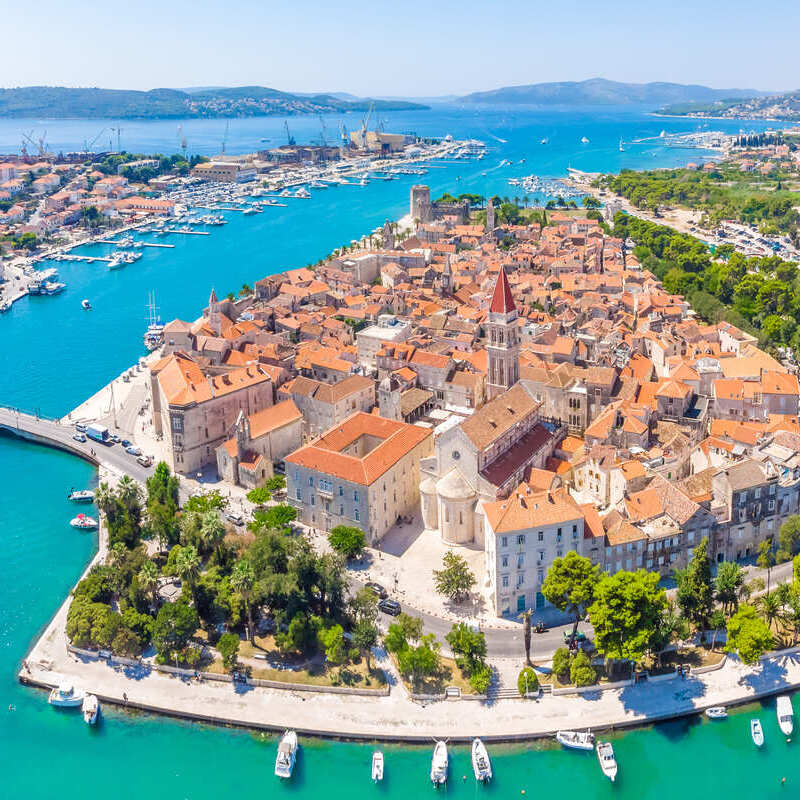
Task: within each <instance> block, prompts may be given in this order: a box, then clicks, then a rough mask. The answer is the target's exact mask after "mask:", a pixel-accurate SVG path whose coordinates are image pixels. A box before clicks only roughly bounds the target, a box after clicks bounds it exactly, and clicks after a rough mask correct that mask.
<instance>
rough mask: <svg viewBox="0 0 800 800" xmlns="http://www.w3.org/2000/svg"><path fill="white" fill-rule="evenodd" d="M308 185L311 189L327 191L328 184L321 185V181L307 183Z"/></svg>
mask: <svg viewBox="0 0 800 800" xmlns="http://www.w3.org/2000/svg"><path fill="white" fill-rule="evenodd" d="M308 185H309V186H310V187H311V188H312V189H327V188H328V184H327V183H323V182H322V181H311V183H309V184H308Z"/></svg>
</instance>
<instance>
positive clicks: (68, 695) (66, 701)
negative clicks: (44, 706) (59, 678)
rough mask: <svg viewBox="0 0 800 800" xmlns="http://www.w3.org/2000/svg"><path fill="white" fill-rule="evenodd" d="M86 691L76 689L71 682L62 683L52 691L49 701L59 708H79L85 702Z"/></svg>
mask: <svg viewBox="0 0 800 800" xmlns="http://www.w3.org/2000/svg"><path fill="white" fill-rule="evenodd" d="M85 696H86V692H84V691H83V689H76V688H75V687H74V686H73V685H72V684H71V683H62V684H61V685H60V686H57V687H56V688H54V689H53V690H51V692H50V697H49V699H48V701H47V702H48V703H50V705H51V706H56V707H58V708H77V707H78V706H80V705H81V704H82V703H83V698H84V697H85Z"/></svg>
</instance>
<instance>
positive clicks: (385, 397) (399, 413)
mask: <svg viewBox="0 0 800 800" xmlns="http://www.w3.org/2000/svg"><path fill="white" fill-rule="evenodd" d="M378 411H379V413H380V415H381V416H382V417H384V418H385V419H396V420H398V421H399V422H402V421H403V410H402V407H401V404H400V385H399V383H398V382H397V379H396V378H395V377H394V376H391V375H387V376H386V377H385V378H384V379H383V380H382V381H381V382H380V383H379V384H378Z"/></svg>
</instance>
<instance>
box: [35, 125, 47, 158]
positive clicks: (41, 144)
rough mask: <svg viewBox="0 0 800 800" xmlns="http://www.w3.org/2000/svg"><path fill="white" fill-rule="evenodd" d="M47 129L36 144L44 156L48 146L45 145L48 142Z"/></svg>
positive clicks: (40, 153)
mask: <svg viewBox="0 0 800 800" xmlns="http://www.w3.org/2000/svg"><path fill="white" fill-rule="evenodd" d="M46 140H47V131H45V132H44V133H43V134H42V135H41V136H40V137H39V139H38V141H37V142H36V146H37V147H38V148H39V155H40V156H43V155H44V154H45V153H46V152H47V148H46V147H45V145H46V144H47V142H46Z"/></svg>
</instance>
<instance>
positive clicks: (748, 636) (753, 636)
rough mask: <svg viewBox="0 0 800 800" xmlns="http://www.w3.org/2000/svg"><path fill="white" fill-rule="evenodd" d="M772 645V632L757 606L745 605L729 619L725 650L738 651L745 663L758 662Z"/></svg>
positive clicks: (729, 651)
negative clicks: (758, 611) (756, 608)
mask: <svg viewBox="0 0 800 800" xmlns="http://www.w3.org/2000/svg"><path fill="white" fill-rule="evenodd" d="M771 647H772V634H771V633H770V630H769V628H768V627H767V624H766V623H765V622H764V620H763V619H761V617H760V616H759V615H758V613H757V612H756V610H755V608H753V606H749V605H743V606H741V607H740V608H739V610H738V611H737V612H736V613H735V614H734V615H733V616H732V617H731V618H730V619H729V620H728V642H727V644H726V645H725V651H726V652H728V653H738V655H739V658H741V660H742V661H743V662H744V663H745V664H757V663H758V660H759V659H760V658H761V656H762V655H764V653H765V652H766V651H767V650H769V649H770V648H771Z"/></svg>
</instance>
